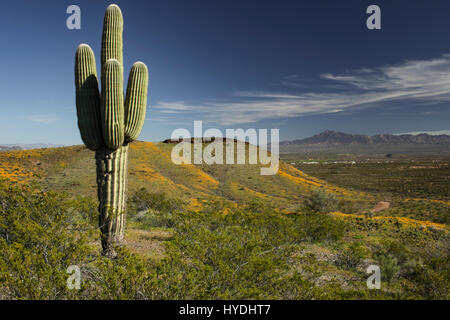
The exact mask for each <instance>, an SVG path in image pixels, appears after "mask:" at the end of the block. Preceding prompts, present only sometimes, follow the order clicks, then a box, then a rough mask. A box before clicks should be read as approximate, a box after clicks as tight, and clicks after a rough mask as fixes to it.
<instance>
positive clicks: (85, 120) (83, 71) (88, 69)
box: [75, 44, 103, 151]
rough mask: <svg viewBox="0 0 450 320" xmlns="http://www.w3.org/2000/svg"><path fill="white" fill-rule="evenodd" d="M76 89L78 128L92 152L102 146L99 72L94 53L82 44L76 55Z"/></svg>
mask: <svg viewBox="0 0 450 320" xmlns="http://www.w3.org/2000/svg"><path fill="white" fill-rule="evenodd" d="M75 87H76V105H77V117H78V128H79V129H80V133H81V139H82V140H83V142H84V144H85V145H86V147H88V148H89V149H90V150H93V151H95V150H97V149H98V148H100V147H101V146H102V144H103V143H102V141H103V138H102V132H101V129H100V108H99V102H100V98H99V92H98V80H97V71H96V66H95V57H94V52H92V49H91V48H90V47H89V46H88V45H87V44H80V46H79V47H78V49H77V52H76V54H75Z"/></svg>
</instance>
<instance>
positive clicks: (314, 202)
mask: <svg viewBox="0 0 450 320" xmlns="http://www.w3.org/2000/svg"><path fill="white" fill-rule="evenodd" d="M304 204H305V207H306V208H308V209H310V210H312V211H315V212H323V213H327V212H331V211H335V210H336V209H337V207H338V199H337V198H336V196H335V195H334V194H331V193H327V192H326V191H325V190H323V189H320V188H316V189H314V190H313V191H312V193H311V195H310V196H309V197H307V198H306V199H305V203H304Z"/></svg>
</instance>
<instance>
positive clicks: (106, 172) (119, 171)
mask: <svg viewBox="0 0 450 320" xmlns="http://www.w3.org/2000/svg"><path fill="white" fill-rule="evenodd" d="M95 160H96V165H97V186H98V189H97V193H98V199H99V202H100V206H99V212H100V219H99V224H100V229H101V231H102V235H108V236H106V237H105V236H104V237H103V239H102V246H103V248H104V250H106V252H107V254H108V255H111V250H112V246H113V244H115V243H122V241H123V235H124V231H125V205H126V200H127V199H126V194H127V185H128V181H127V180H128V179H127V172H128V145H127V146H122V147H120V148H118V149H117V150H111V149H107V148H102V149H100V150H99V151H97V152H96V154H95Z"/></svg>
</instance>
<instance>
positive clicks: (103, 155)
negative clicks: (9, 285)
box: [75, 4, 148, 257]
mask: <svg viewBox="0 0 450 320" xmlns="http://www.w3.org/2000/svg"><path fill="white" fill-rule="evenodd" d="M122 32H123V18H122V12H121V10H120V8H119V7H118V6H117V5H114V4H112V5H110V6H109V7H108V8H107V9H106V13H105V17H104V20H103V35H102V52H101V73H102V75H101V78H102V81H101V94H100V93H99V89H98V79H97V71H96V64H95V57H94V53H93V51H92V49H91V48H90V47H89V46H88V45H87V44H81V45H80V46H79V47H78V49H77V52H76V56H75V86H76V105H77V116H78V127H79V129H80V133H81V138H82V139H83V142H84V144H85V145H86V147H87V148H89V149H90V150H93V151H95V159H96V165H97V189H98V191H97V192H98V199H99V202H100V205H99V213H100V219H99V221H100V222H99V223H100V228H101V231H102V248H103V254H105V255H106V256H109V257H114V256H115V251H114V244H121V243H122V242H123V236H124V232H125V223H126V219H125V205H126V197H127V192H126V190H127V175H128V148H129V144H130V143H131V142H132V141H134V140H136V138H137V137H138V136H139V133H140V132H141V129H142V126H143V124H144V120H145V111H146V108H147V87H148V70H147V66H146V65H145V64H144V63H142V62H136V63H135V64H134V65H133V67H132V68H131V71H130V76H129V78H128V86H127V92H126V96H125V99H124V92H123V52H122V51H123V49H122V48H123V44H122Z"/></svg>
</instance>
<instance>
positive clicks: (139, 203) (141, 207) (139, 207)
mask: <svg viewBox="0 0 450 320" xmlns="http://www.w3.org/2000/svg"><path fill="white" fill-rule="evenodd" d="M183 206H184V202H183V201H182V200H180V199H173V198H168V197H167V196H166V195H165V194H164V193H150V192H149V191H148V190H147V189H145V188H141V189H139V190H138V191H137V192H136V193H135V194H134V195H133V196H132V197H130V199H129V208H130V209H129V211H130V213H131V215H133V214H136V213H138V212H141V211H148V210H154V211H158V212H174V211H180V210H182V209H183Z"/></svg>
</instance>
